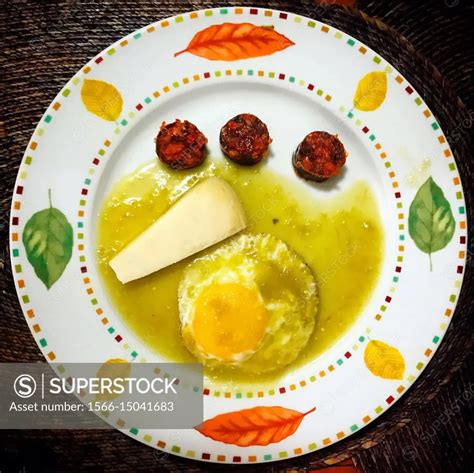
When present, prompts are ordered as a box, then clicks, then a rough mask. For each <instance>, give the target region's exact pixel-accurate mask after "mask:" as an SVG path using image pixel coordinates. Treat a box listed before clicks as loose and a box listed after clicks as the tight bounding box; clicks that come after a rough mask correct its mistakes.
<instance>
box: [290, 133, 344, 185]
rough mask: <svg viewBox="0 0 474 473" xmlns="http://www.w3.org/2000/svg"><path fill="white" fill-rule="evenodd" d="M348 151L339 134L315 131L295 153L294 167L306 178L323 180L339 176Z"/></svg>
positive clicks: (306, 137) (307, 136)
mask: <svg viewBox="0 0 474 473" xmlns="http://www.w3.org/2000/svg"><path fill="white" fill-rule="evenodd" d="M346 158H347V152H346V150H345V148H344V145H343V144H342V143H341V141H340V140H339V138H338V137H337V135H331V134H330V133H327V132H326V131H313V132H311V133H309V134H308V135H306V136H305V138H304V140H303V141H302V142H301V143H300V144H299V145H298V147H297V148H296V151H295V152H294V154H293V167H294V169H295V171H296V173H297V174H298V175H299V176H301V177H303V178H304V179H309V180H312V181H318V182H322V181H325V180H327V179H329V178H331V177H334V176H338V175H339V173H340V170H341V168H342V166H344V164H345V162H346Z"/></svg>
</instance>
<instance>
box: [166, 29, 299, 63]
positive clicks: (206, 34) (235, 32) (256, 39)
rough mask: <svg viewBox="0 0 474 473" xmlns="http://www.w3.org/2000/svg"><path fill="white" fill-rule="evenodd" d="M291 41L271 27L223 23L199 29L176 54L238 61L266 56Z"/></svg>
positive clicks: (289, 44) (288, 44)
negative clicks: (184, 47)
mask: <svg viewBox="0 0 474 473" xmlns="http://www.w3.org/2000/svg"><path fill="white" fill-rule="evenodd" d="M294 44H295V43H293V41H291V40H289V39H288V38H287V37H286V36H284V35H282V34H280V33H278V32H277V31H275V30H274V29H273V28H271V27H265V26H256V25H253V24H251V23H223V24H221V25H213V26H210V27H208V28H206V29H204V30H202V31H199V32H198V33H197V34H196V35H195V36H194V37H193V39H192V40H191V42H190V43H189V44H188V46H187V47H186V49H183V50H182V51H179V52H177V53H176V54H175V57H176V56H179V55H180V54H183V53H186V52H187V53H191V54H194V55H195V56H200V57H202V58H205V59H209V60H211V61H237V60H239V59H249V58H254V57H260V56H268V55H270V54H273V53H276V52H277V51H282V50H283V49H286V48H288V47H289V46H293V45H294Z"/></svg>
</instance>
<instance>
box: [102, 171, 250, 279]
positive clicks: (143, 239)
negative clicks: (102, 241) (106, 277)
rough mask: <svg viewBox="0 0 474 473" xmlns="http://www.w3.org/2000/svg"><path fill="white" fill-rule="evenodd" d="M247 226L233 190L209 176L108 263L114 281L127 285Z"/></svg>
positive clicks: (225, 183)
mask: <svg viewBox="0 0 474 473" xmlns="http://www.w3.org/2000/svg"><path fill="white" fill-rule="evenodd" d="M246 225H247V223H246V218H245V214H244V209H243V208H242V204H241V203H240V201H239V199H238V197H237V195H236V193H235V192H234V190H233V189H232V187H230V185H229V184H228V183H227V182H225V181H224V180H222V179H219V178H218V177H209V178H207V179H205V180H204V181H202V182H200V183H199V184H197V185H196V186H194V187H193V188H191V189H190V190H189V191H188V192H186V193H185V194H184V195H183V196H182V197H181V198H180V199H179V200H178V201H177V202H176V203H175V204H174V205H173V206H172V207H170V209H169V210H168V211H167V212H166V213H164V214H163V215H162V216H161V217H159V218H158V220H156V222H154V223H153V224H152V225H151V226H150V227H148V228H147V229H146V230H145V231H144V232H143V233H141V234H140V235H139V236H138V237H137V238H136V239H135V240H133V241H132V242H131V243H129V244H128V245H127V246H126V247H125V248H124V249H123V250H122V251H121V252H120V253H118V254H117V255H116V256H115V257H114V258H112V259H111V260H110V262H109V264H110V267H111V268H112V269H113V270H114V271H115V274H116V275H117V278H118V279H119V280H120V281H121V282H122V283H127V282H130V281H133V280H135V279H139V278H142V277H144V276H147V275H148V274H151V273H154V272H155V271H159V270H160V269H163V268H165V267H166V266H169V265H170V264H173V263H177V262H178V261H181V260H182V259H184V258H187V257H188V256H191V255H193V254H194V253H197V252H198V251H201V250H204V249H205V248H208V247H209V246H212V245H215V244H216V243H218V242H220V241H222V240H224V239H226V238H228V237H230V236H232V235H234V234H235V233H237V232H239V231H241V230H243V229H244V228H245V227H246Z"/></svg>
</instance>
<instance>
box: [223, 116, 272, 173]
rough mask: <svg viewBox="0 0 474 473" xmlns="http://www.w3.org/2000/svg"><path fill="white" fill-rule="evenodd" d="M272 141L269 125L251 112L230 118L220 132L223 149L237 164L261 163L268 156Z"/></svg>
mask: <svg viewBox="0 0 474 473" xmlns="http://www.w3.org/2000/svg"><path fill="white" fill-rule="evenodd" d="M271 142H272V139H271V138H270V134H269V133H268V128H267V125H265V123H263V122H262V120H260V119H259V118H258V117H256V116H255V115H252V114H250V113H242V114H240V115H237V116H235V117H234V118H232V119H230V120H229V121H228V122H227V123H226V124H225V125H224V126H223V127H222V128H221V132H220V143H221V147H222V150H223V151H224V153H225V154H226V156H227V157H228V158H229V159H231V160H232V161H234V162H235V163H237V164H243V165H252V164H257V163H259V162H260V161H261V160H262V159H264V158H265V157H266V156H267V154H268V147H269V146H270V143H271Z"/></svg>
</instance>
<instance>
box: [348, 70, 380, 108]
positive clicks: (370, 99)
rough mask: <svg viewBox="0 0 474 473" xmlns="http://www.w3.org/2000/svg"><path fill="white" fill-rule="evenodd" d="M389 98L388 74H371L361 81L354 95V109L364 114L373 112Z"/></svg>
mask: <svg viewBox="0 0 474 473" xmlns="http://www.w3.org/2000/svg"><path fill="white" fill-rule="evenodd" d="M386 96H387V74H386V73H385V72H369V73H368V74H366V75H365V76H364V77H362V79H361V80H360V81H359V85H358V86H357V90H356V93H355V95H354V107H355V108H356V109H357V110H360V111H362V112H373V111H374V110H377V109H378V108H379V107H380V105H382V104H383V102H384V100H385V97H386Z"/></svg>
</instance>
